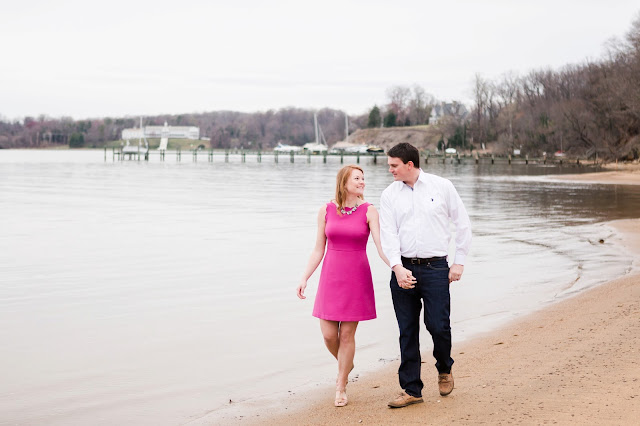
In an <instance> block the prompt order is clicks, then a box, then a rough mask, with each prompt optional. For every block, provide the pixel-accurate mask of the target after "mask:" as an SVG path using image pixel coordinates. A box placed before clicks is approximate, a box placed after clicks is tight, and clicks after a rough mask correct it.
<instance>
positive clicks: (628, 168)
mask: <svg viewBox="0 0 640 426" xmlns="http://www.w3.org/2000/svg"><path fill="white" fill-rule="evenodd" d="M603 168H604V169H605V170H608V171H606V172H598V173H583V174H578V175H577V174H571V175H555V176H549V179H552V180H570V181H577V182H584V183H601V184H614V185H640V164H607V165H605V166H604V167H603Z"/></svg>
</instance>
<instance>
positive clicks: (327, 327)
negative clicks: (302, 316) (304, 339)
mask: <svg viewBox="0 0 640 426" xmlns="http://www.w3.org/2000/svg"><path fill="white" fill-rule="evenodd" d="M320 330H321V331H322V337H324V344H325V345H326V346H327V349H329V352H331V355H333V356H334V357H335V359H338V348H339V347H340V338H339V334H338V331H339V330H340V323H339V322H338V321H328V320H323V319H321V320H320Z"/></svg>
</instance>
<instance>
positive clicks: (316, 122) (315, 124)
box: [313, 112, 318, 143]
mask: <svg viewBox="0 0 640 426" xmlns="http://www.w3.org/2000/svg"><path fill="white" fill-rule="evenodd" d="M313 126H314V129H315V131H316V143H318V114H316V113H315V112H314V113H313Z"/></svg>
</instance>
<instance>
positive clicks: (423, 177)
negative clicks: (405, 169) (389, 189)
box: [402, 169, 427, 191]
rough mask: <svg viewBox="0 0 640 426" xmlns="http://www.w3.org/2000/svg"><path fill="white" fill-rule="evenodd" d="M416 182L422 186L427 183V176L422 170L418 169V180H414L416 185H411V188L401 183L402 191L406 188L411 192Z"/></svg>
mask: <svg viewBox="0 0 640 426" xmlns="http://www.w3.org/2000/svg"><path fill="white" fill-rule="evenodd" d="M418 182H422V183H423V184H425V183H427V174H426V173H425V172H424V171H423V170H422V169H420V174H419V175H418V179H417V180H416V183H414V184H413V188H412V187H410V186H409V185H407V184H406V183H405V182H402V189H404V188H406V189H409V190H411V191H413V190H414V189H415V187H416V184H417V183H418Z"/></svg>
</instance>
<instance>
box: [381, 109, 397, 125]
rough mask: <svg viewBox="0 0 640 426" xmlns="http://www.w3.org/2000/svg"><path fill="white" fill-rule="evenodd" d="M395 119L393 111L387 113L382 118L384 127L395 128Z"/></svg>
mask: <svg viewBox="0 0 640 426" xmlns="http://www.w3.org/2000/svg"><path fill="white" fill-rule="evenodd" d="M397 118H398V117H397V116H396V114H395V113H394V112H393V111H389V112H387V113H386V114H385V116H384V127H396V119H397Z"/></svg>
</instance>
